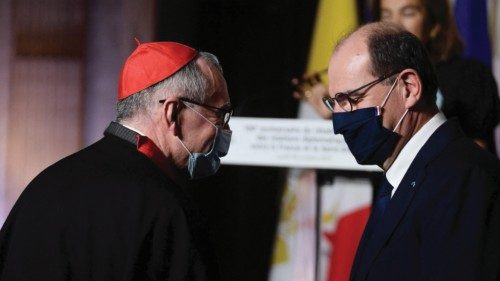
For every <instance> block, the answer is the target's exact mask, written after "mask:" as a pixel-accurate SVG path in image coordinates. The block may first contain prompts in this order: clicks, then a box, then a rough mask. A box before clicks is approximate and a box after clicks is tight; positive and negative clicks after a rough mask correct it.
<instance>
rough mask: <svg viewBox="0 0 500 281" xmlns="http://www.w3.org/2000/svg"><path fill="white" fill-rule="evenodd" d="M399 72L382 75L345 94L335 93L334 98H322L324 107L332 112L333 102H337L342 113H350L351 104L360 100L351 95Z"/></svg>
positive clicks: (359, 97)
mask: <svg viewBox="0 0 500 281" xmlns="http://www.w3.org/2000/svg"><path fill="white" fill-rule="evenodd" d="M398 72H399V71H395V72H392V73H391V74H389V75H384V76H382V77H380V78H377V79H375V80H373V81H371V82H369V83H368V84H365V85H363V86H361V87H359V88H357V89H354V90H351V91H346V92H340V93H336V94H335V97H333V98H331V97H323V103H324V104H325V106H326V107H327V108H328V109H329V110H330V111H332V112H333V109H334V107H335V102H337V104H338V105H339V106H340V108H342V109H343V110H344V111H346V112H351V111H352V108H353V107H352V105H353V104H356V103H357V102H358V101H359V100H360V99H361V96H358V97H352V96H351V95H352V94H354V93H356V92H358V91H359V90H362V89H364V88H367V87H371V86H373V85H375V84H378V83H380V82H382V81H384V80H385V79H387V78H389V77H391V76H393V75H394V74H396V73H398Z"/></svg>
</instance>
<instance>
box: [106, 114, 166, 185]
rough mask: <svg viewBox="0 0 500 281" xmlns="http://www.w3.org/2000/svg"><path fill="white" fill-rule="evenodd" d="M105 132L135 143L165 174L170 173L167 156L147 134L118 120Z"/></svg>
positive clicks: (138, 149)
mask: <svg viewBox="0 0 500 281" xmlns="http://www.w3.org/2000/svg"><path fill="white" fill-rule="evenodd" d="M104 134H105V135H113V136H115V137H118V138H120V139H122V140H125V141H127V142H129V143H131V144H133V145H134V146H135V147H136V149H137V151H139V152H140V153H142V154H144V155H145V156H146V157H148V158H149V159H151V161H153V162H154V163H155V164H156V166H158V168H160V169H161V170H162V171H163V172H164V173H165V174H167V175H168V174H169V173H168V171H167V167H168V166H169V163H168V159H167V157H165V155H164V154H163V152H162V151H161V150H160V149H159V148H158V146H156V144H155V143H154V142H153V141H152V140H150V139H149V138H148V137H147V136H145V135H142V134H141V133H139V132H137V131H135V130H134V129H132V128H129V127H126V126H124V125H123V124H120V123H118V122H111V123H110V124H109V126H108V128H107V129H106V130H105V131H104Z"/></svg>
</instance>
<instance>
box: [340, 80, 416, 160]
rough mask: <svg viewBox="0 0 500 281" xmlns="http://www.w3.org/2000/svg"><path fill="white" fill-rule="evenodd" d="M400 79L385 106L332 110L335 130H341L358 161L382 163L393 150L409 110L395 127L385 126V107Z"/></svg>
mask: <svg viewBox="0 0 500 281" xmlns="http://www.w3.org/2000/svg"><path fill="white" fill-rule="evenodd" d="M396 82H397V80H396V81H395V82H394V85H393V86H392V87H391V89H390V91H389V93H388V94H387V96H386V98H385V100H384V102H383V104H382V106H380V107H379V106H376V107H368V108H362V109H357V110H354V111H351V112H337V113H333V114H332V122H333V132H334V133H335V134H342V135H343V136H344V140H345V142H346V143H347V146H348V147H349V150H350V151H351V153H352V155H353V156H354V158H355V159H356V161H357V162H358V163H359V164H362V165H379V166H382V164H383V163H384V161H385V160H386V159H387V158H388V157H389V156H390V155H391V153H392V152H393V150H394V148H395V146H396V143H397V142H398V140H399V138H400V136H399V135H398V134H397V133H395V131H396V129H397V128H398V126H399V124H400V123H401V121H402V120H403V118H404V117H405V116H406V114H407V113H408V110H406V112H405V113H404V115H403V116H402V117H401V119H400V120H399V122H398V124H397V125H396V127H395V128H394V130H392V131H391V130H389V129H387V128H385V127H384V126H382V115H381V111H382V107H383V106H384V105H385V102H386V101H387V98H388V97H389V95H390V94H391V92H392V90H393V89H394V86H395V85H396Z"/></svg>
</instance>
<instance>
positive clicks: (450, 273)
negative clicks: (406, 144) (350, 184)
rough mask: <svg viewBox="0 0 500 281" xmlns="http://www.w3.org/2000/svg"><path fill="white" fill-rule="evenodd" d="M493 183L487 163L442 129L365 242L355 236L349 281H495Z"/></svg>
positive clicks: (455, 133)
mask: <svg viewBox="0 0 500 281" xmlns="http://www.w3.org/2000/svg"><path fill="white" fill-rule="evenodd" d="M499 177H500V164H499V162H498V160H497V159H496V158H495V157H494V156H493V155H491V154H490V153H488V152H485V151H483V150H481V149H480V148H479V147H478V146H477V145H475V144H474V143H473V142H472V141H470V140H469V139H467V138H466V137H465V136H464V134H463V133H462V131H461V130H460V128H459V124H458V122H456V120H452V121H447V122H446V123H444V124H443V125H442V126H441V127H439V128H438V129H437V130H436V131H435V132H434V134H433V135H432V136H431V137H430V139H429V140H428V141H427V142H426V144H425V145H424V146H423V147H422V149H421V150H420V151H419V153H418V154H417V156H416V158H415V159H414V161H413V162H412V164H411V166H410V168H409V169H408V171H407V173H406V174H405V176H404V178H403V180H402V181H401V183H400V185H399V187H398V189H397V191H396V193H395V194H394V196H393V198H392V199H391V201H390V203H389V205H388V207H387V209H386V211H385V214H384V217H383V218H382V219H381V220H380V222H379V223H378V225H376V226H374V230H373V234H372V236H371V238H370V239H368V237H366V235H365V234H363V237H362V238H361V242H360V245H359V247H358V251H357V254H356V258H355V261H354V264H353V267H352V271H351V280H356V281H357V280H386V281H390V280H405V281H408V280H454V281H456V280H480V279H483V280H495V278H496V277H497V276H498V270H499V265H500V259H499V257H500V254H499V248H500V245H499V239H500V231H499V224H500V223H499V219H500V214H499V208H498V205H499V204H498V202H496V201H498V200H495V199H496V197H497V195H498V190H499V182H500V180H499ZM370 221H371V218H370V220H369V222H368V224H370Z"/></svg>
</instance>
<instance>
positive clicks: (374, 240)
mask: <svg viewBox="0 0 500 281" xmlns="http://www.w3.org/2000/svg"><path fill="white" fill-rule="evenodd" d="M462 134H463V133H461V131H460V129H459V127H458V123H457V122H456V121H455V120H452V121H447V122H446V123H444V124H443V125H442V126H441V127H439V128H438V129H437V130H436V132H434V134H432V136H431V137H430V138H429V140H428V141H427V142H426V143H425V145H424V146H423V147H422V149H421V150H420V151H419V153H418V154H417V156H416V157H415V159H414V160H413V162H412V164H411V165H410V168H409V169H408V171H407V172H406V174H405V176H404V178H403V180H402V181H401V183H400V184H399V186H398V189H397V190H396V193H395V194H394V197H393V198H392V199H391V202H390V203H389V205H388V206H387V209H386V211H385V215H384V217H383V218H382V220H381V221H380V225H379V226H376V227H375V229H374V230H373V234H372V236H371V238H369V239H368V237H365V235H364V234H363V237H362V241H361V243H360V250H361V251H360V253H358V254H357V256H356V259H355V262H354V266H355V267H353V268H354V269H355V270H354V271H353V272H355V273H356V278H355V280H364V279H365V278H366V276H367V274H368V272H369V269H370V267H371V265H372V263H373V261H374V260H375V259H376V257H377V255H378V254H379V253H380V251H381V250H382V248H383V246H384V245H385V243H386V242H387V241H388V240H389V238H390V237H391V235H392V233H393V232H394V230H395V229H396V227H397V225H398V224H399V222H400V221H401V220H402V219H403V216H404V214H405V212H406V210H407V209H408V206H410V203H411V201H412V199H413V196H414V194H415V192H417V190H418V188H419V186H420V184H421V183H422V181H423V180H424V179H425V167H426V166H427V164H428V163H429V162H430V161H431V160H432V159H434V158H435V157H437V156H438V155H439V154H440V153H441V152H442V151H443V150H444V149H445V147H446V146H447V145H448V144H449V143H450V142H451V141H452V140H454V139H456V138H457V137H459V136H461V135H462ZM366 239H368V240H366ZM358 255H359V256H358Z"/></svg>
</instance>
